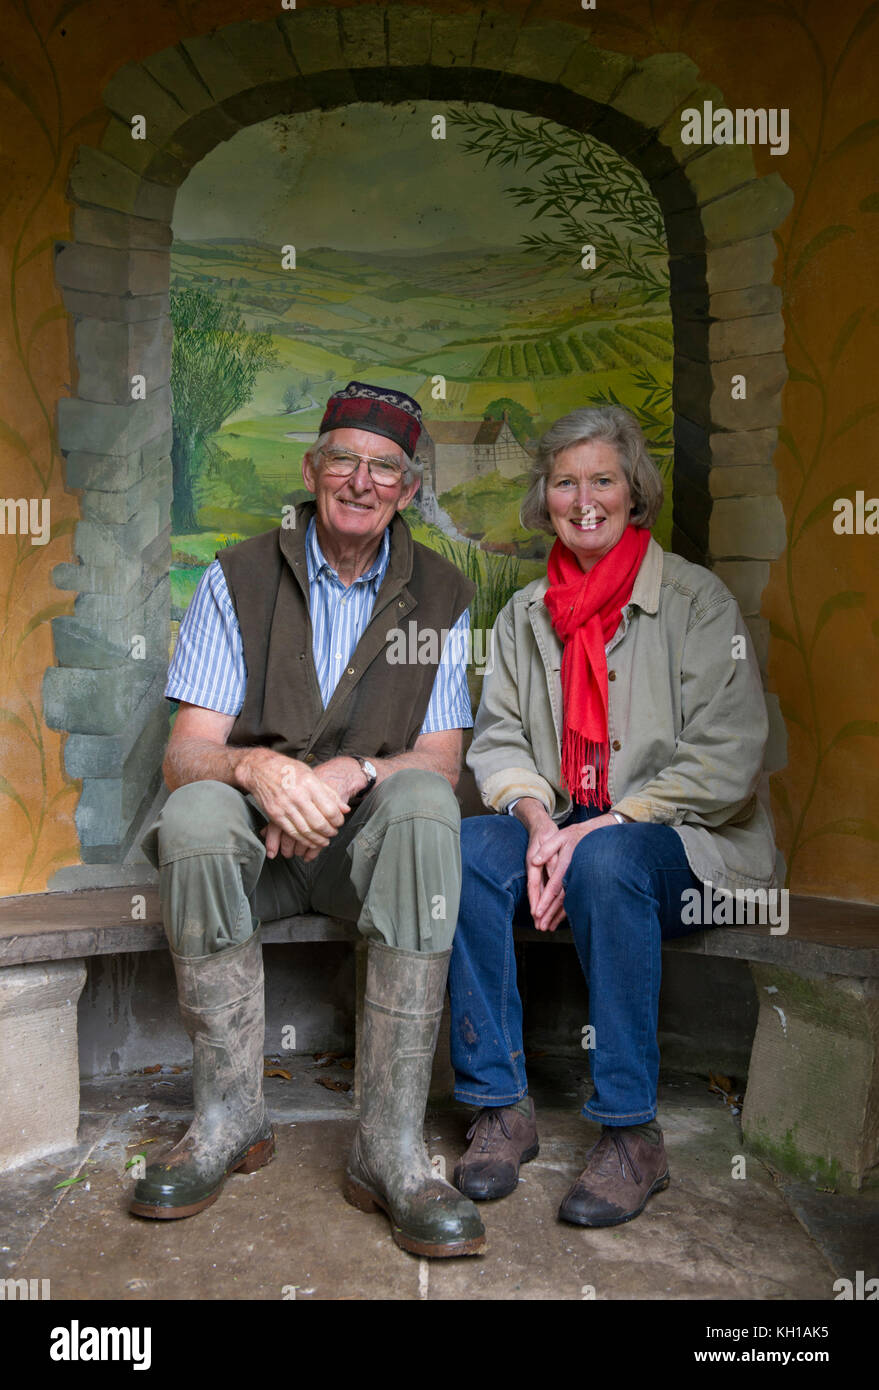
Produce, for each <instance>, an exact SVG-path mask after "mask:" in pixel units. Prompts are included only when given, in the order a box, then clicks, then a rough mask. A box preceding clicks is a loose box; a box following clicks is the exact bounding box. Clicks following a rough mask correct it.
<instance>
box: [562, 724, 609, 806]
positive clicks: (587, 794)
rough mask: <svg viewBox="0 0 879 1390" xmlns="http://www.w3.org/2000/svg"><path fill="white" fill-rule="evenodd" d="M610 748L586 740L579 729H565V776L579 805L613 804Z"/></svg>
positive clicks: (563, 761) (563, 752) (563, 771)
mask: <svg viewBox="0 0 879 1390" xmlns="http://www.w3.org/2000/svg"><path fill="white" fill-rule="evenodd" d="M607 764H608V746H607V744H606V743H604V744H602V743H596V742H595V741H594V740H593V739H587V738H584V737H583V735H582V734H580V733H578V732H577V730H576V729H572V728H570V727H566V728H565V737H564V743H563V745H562V777H563V778H564V781H565V786H566V787H567V788H568V791H569V792H570V793H571V796H572V798H573V799H574V801H575V802H576V803H577V804H578V805H579V806H597V807H598V808H599V809H600V810H604V808H605V806H609V805H610V795H609V793H608V788H607Z"/></svg>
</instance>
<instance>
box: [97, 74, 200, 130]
mask: <svg viewBox="0 0 879 1390" xmlns="http://www.w3.org/2000/svg"><path fill="white" fill-rule="evenodd" d="M103 95H104V105H105V106H107V107H109V109H110V110H111V111H112V112H113V113H114V114H115V115H116V116H118V117H119V119H120V120H121V121H122V123H123V124H124V125H125V127H126V128H127V130H128V131H129V139H130V138H131V135H130V132H131V118H132V117H133V116H143V118H144V121H145V124H146V138H147V140H150V141H151V142H152V143H153V144H154V145H163V144H164V143H165V141H166V140H167V138H168V136H169V135H172V134H173V132H174V131H175V130H176V129H177V127H178V126H179V125H182V124H183V122H184V121H185V120H186V115H187V112H186V110H185V108H184V107H183V106H181V104H180V102H179V101H177V100H176V98H175V97H174V96H172V95H171V93H169V92H168V91H166V89H165V88H164V87H162V86H160V85H159V83H158V82H157V81H156V80H155V77H154V76H153V74H152V73H151V72H149V70H148V69H147V68H145V67H142V66H141V64H140V63H126V65H125V67H122V68H119V69H118V71H117V72H115V73H114V74H113V76H112V77H111V78H110V81H109V82H108V83H107V85H106V87H105V88H104V93H103ZM134 143H137V142H136V141H135V142H134Z"/></svg>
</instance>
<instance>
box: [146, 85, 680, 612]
mask: <svg viewBox="0 0 879 1390" xmlns="http://www.w3.org/2000/svg"><path fill="white" fill-rule="evenodd" d="M443 113H444V114H443V116H441V117H439V118H437V116H436V104H435V103H426V102H425V103H418V102H416V103H407V104H405V105H398V106H393V107H386V106H376V105H359V106H349V107H346V108H345V109H344V110H341V111H332V112H321V111H314V112H308V113H304V114H300V115H296V116H290V117H283V118H278V119H275V120H271V121H266V122H263V123H262V124H260V125H257V126H252V127H250V128H248V129H247V130H245V131H242V132H241V133H239V134H238V135H236V136H235V137H234V138H233V139H232V140H230V141H228V142H226V143H224V144H223V145H220V146H219V147H218V148H217V149H215V150H214V151H213V152H212V154H210V155H209V156H208V157H207V158H206V159H204V160H203V161H201V163H200V164H199V165H198V166H197V167H196V168H195V170H194V171H193V172H192V174H191V175H190V177H189V178H188V179H187V181H186V183H185V184H184V185H183V187H182V189H181V191H180V194H179V195H178V199H177V204H176V208H175V216H174V244H173V250H172V274H171V305H172V318H173V320H174V329H175V340H174V359H173V373H172V392H173V399H174V407H173V409H174V451H173V455H172V458H173V464H174V503H173V508H172V523H173V556H174V560H173V564H174V567H173V571H172V618H173V619H174V620H177V621H179V619H180V618H181V617H182V614H183V612H184V610H185V607H186V604H187V603H188V601H189V599H190V597H191V595H192V593H193V591H194V587H195V584H196V583H197V581H198V578H199V577H200V575H201V573H202V572H203V569H204V567H205V565H206V564H207V563H208V562H209V561H210V560H211V559H212V558H213V555H214V552H215V551H216V549H218V548H220V547H223V546H225V545H227V544H232V543H234V542H235V541H237V540H239V539H241V538H243V537H245V536H250V535H254V534H257V533H258V532H260V531H265V530H267V529H268V528H269V527H271V526H276V525H278V523H279V520H280V517H281V515H282V507H283V506H284V505H285V504H287V503H291V502H297V501H299V500H300V499H302V498H304V497H305V496H307V495H308V494H307V493H306V491H305V489H304V487H303V483H302V475H301V462H302V456H303V454H304V453H305V450H306V449H307V448H308V446H309V445H310V444H311V443H313V442H314V440H315V438H316V436H317V427H318V424H319V421H320V419H321V416H322V414H323V408H324V404H325V402H326V399H327V397H328V395H329V394H330V393H331V392H332V391H334V390H336V389H337V388H338V387H340V386H343V385H344V384H345V383H346V382H347V381H349V380H351V379H352V378H356V379H361V380H368V381H375V382H381V383H383V384H385V385H388V386H392V387H395V388H397V389H400V390H404V391H407V392H408V393H409V394H410V395H412V396H414V397H416V399H417V400H418V401H419V402H420V404H421V407H422V410H423V412H424V420H425V427H426V432H425V434H424V435H423V436H422V441H421V445H420V455H419V457H420V458H421V461H422V462H423V464H424V482H423V485H422V488H421V490H420V492H419V494H418V495H417V497H416V500H415V502H414V504H413V505H412V506H411V507H410V509H409V512H408V513H407V519H408V520H409V522H410V525H411V526H412V528H413V531H414V533H415V534H416V536H417V537H418V539H420V540H423V541H425V542H426V543H427V544H429V545H432V546H434V547H435V548H437V549H440V550H442V551H444V552H445V553H446V554H448V555H449V557H450V558H451V559H453V560H454V561H455V562H456V563H458V564H459V565H460V566H461V567H462V568H463V569H465V570H467V572H468V573H470V574H471V575H472V576H473V577H474V579H475V580H476V582H477V586H478V592H477V597H476V599H475V600H474V603H475V606H476V609H478V612H474V621H476V620H477V619H478V621H479V624H480V625H481V626H482V625H484V626H491V624H492V623H493V621H494V617H495V616H496V613H497V610H498V608H499V607H500V606H501V605H502V604H503V603H504V602H505V601H506V598H507V597H508V596H509V594H510V593H511V592H512V591H513V590H514V589H516V588H518V587H519V586H521V584H523V583H526V582H527V581H528V580H529V579H531V578H533V577H535V576H536V575H537V574H538V573H540V572H541V571H542V568H543V560H544V557H545V555H546V553H547V546H548V540H547V537H545V536H543V535H541V534H538V533H529V532H527V531H524V530H523V529H522V527H521V525H520V523H519V519H518V512H519V507H520V505H521V502H522V498H523V496H524V493H525V486H526V477H527V473H528V469H529V467H530V463H531V459H532V456H533V454H534V451H535V448H536V444H537V440H538V439H539V437H540V435H541V434H542V433H543V431H544V430H546V429H547V428H548V426H549V425H550V424H551V423H552V422H553V421H554V420H556V419H557V418H558V417H559V416H561V415H563V414H565V413H566V412H567V411H570V410H572V409H574V408H575V407H577V406H582V405H587V404H601V403H605V402H620V403H622V404H625V405H627V406H629V407H630V408H631V409H633V410H634V411H635V413H636V414H637V415H638V417H639V419H640V420H641V422H642V425H643V427H644V429H645V431H646V433H647V437H648V439H649V440H650V443H651V446H652V448H653V452H654V456H655V457H656V460H657V462H658V463H659V465H660V467H661V468H662V470H663V473H664V475H665V477H666V482H667V493H668V496H667V499H666V506H665V508H664V510H663V514H662V516H661V518H660V521H659V525H658V528H657V533H658V538H659V539H660V540H661V541H662V543H663V544H666V545H668V543H669V533H670V522H671V495H670V494H671V423H672V416H671V358H672V346H671V335H672V329H671V320H670V315H669V305H668V259H667V249H666V245H665V240H664V232H663V226H662V218H661V214H660V210H659V207H658V204H657V203H656V200H655V198H654V197H653V195H652V193H651V192H650V190H649V188H648V186H647V184H646V183H645V182H644V180H643V179H642V177H641V175H640V174H639V173H638V172H637V171H636V170H635V169H634V168H633V167H632V166H631V165H629V164H628V163H627V162H626V161H625V160H623V159H622V158H620V156H618V155H617V154H616V153H615V152H614V151H612V150H610V149H609V148H608V147H607V146H605V145H602V144H600V143H599V142H597V141H595V140H592V139H589V138H587V137H584V136H582V135H577V134H575V133H574V132H573V131H570V130H566V129H564V128H562V127H561V126H558V125H555V124H554V123H552V122H550V121H547V120H543V119H537V118H529V117H525V116H522V115H520V114H517V113H515V112H506V111H500V110H498V109H496V108H494V107H491V106H488V105H477V106H467V107H464V106H459V107H455V106H451V107H448V106H444V107H443ZM379 154H380V161H379V162H378V163H377V162H376V161H377V156H378V155H379Z"/></svg>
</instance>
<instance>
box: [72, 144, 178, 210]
mask: <svg viewBox="0 0 879 1390" xmlns="http://www.w3.org/2000/svg"><path fill="white" fill-rule="evenodd" d="M68 194H69V197H70V199H71V201H72V202H74V203H80V204H84V205H87V206H89V207H97V208H109V209H111V210H112V211H115V212H126V213H133V214H134V216H135V217H145V218H147V219H149V220H151V221H155V222H170V221H171V215H172V213H173V211H174V198H175V196H176V189H174V188H169V187H166V186H164V185H162V184H158V183H150V182H149V181H148V180H145V179H141V178H139V177H138V175H137V174H136V173H134V171H133V170H132V169H127V168H126V167H125V165H124V164H120V163H119V161H118V159H113V158H111V156H110V155H108V154H106V153H105V152H104V151H103V150H96V149H94V148H92V146H90V145H81V146H80V148H79V152H78V154H77V158H76V163H75V164H74V166H73V168H72V170H71V173H70V184H69V187H68Z"/></svg>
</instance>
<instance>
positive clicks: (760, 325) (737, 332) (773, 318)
mask: <svg viewBox="0 0 879 1390" xmlns="http://www.w3.org/2000/svg"><path fill="white" fill-rule="evenodd" d="M706 346H707V352H708V357H709V359H710V360H711V361H712V362H725V361H727V360H728V359H729V358H731V357H761V356H764V355H765V354H766V353H773V352H782V351H783V349H784V319H783V318H782V317H781V314H754V315H751V316H750V317H748V318H741V319H721V320H719V321H718V322H716V323H710V324H708V325H707V326H706V323H705V321H704V320H699V319H695V320H694V319H685V318H677V317H676V318H675V350H676V351H677V352H679V353H680V354H681V356H682V357H692V358H694V359H696V360H697V361H698V360H699V357H700V355H701V354H702V352H703V351H704V350H705V347H706Z"/></svg>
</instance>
